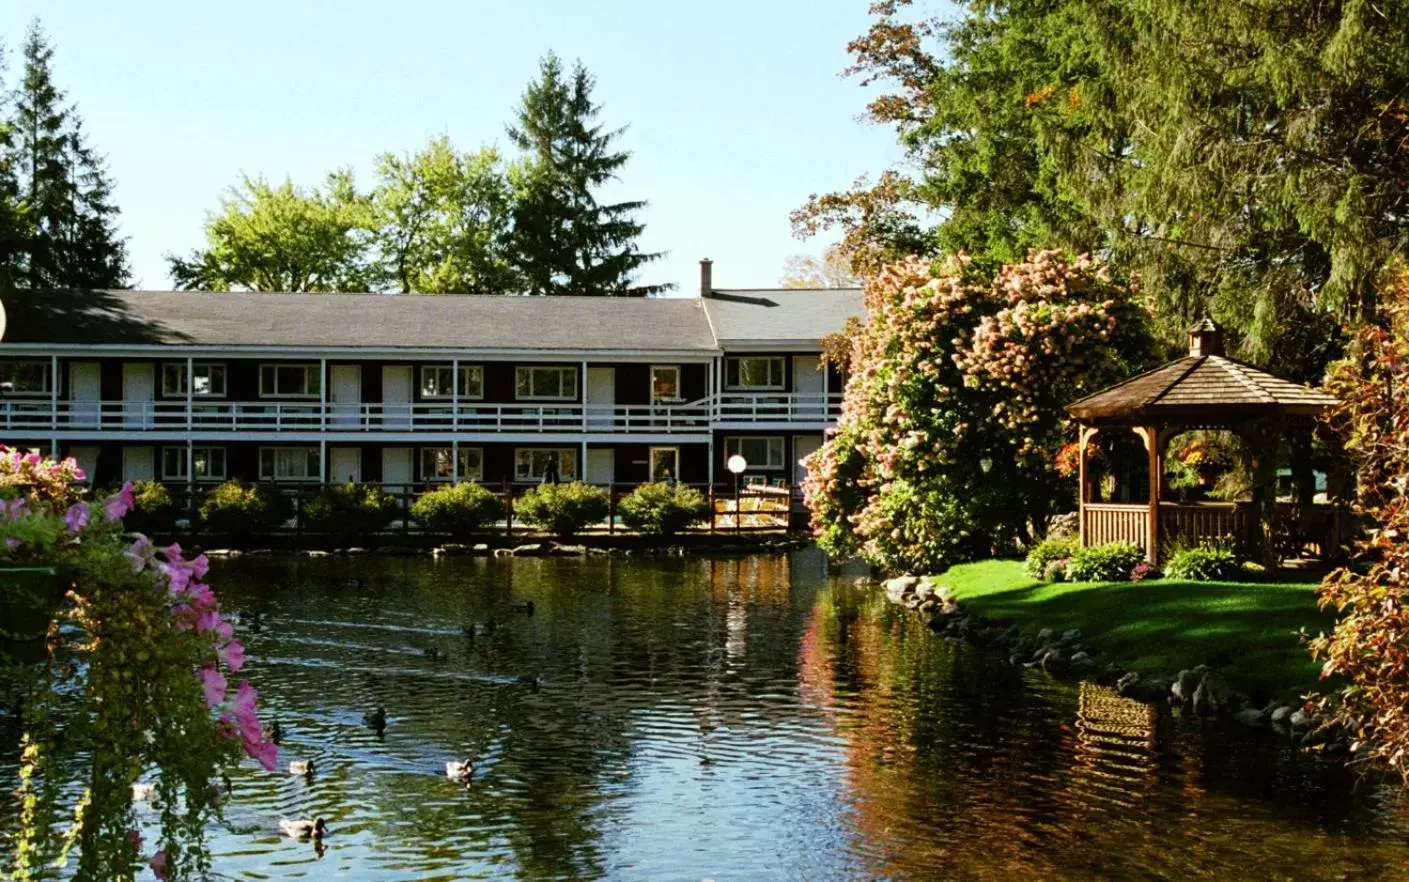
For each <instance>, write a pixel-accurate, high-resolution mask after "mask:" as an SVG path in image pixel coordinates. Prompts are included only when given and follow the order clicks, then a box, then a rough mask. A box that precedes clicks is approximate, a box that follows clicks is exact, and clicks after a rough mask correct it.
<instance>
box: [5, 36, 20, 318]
mask: <svg viewBox="0 0 1409 882" xmlns="http://www.w3.org/2000/svg"><path fill="white" fill-rule="evenodd" d="M4 74H5V52H4V47H3V46H0V82H3V79H4ZM8 99H9V96H8V95H7V94H6V92H5V90H4V89H3V88H0V291H4V290H6V289H8V288H10V287H12V286H13V285H14V284H15V277H16V274H17V270H18V261H19V257H20V253H21V250H22V249H21V245H22V244H23V243H22V236H23V233H22V214H21V205H20V194H19V183H18V181H17V180H16V178H15V156H14V143H15V138H14V134H15V127H14V125H13V124H12V123H11V122H10V120H9V118H8V116H7V115H6V113H5V108H6V106H7V105H8V103H9V101H8Z"/></svg>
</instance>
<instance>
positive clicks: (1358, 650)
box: [1311, 273, 1409, 777]
mask: <svg viewBox="0 0 1409 882" xmlns="http://www.w3.org/2000/svg"><path fill="white" fill-rule="evenodd" d="M1381 304H1382V306H1381V315H1380V316H1378V319H1379V320H1378V321H1377V322H1375V323H1373V324H1367V325H1366V326H1365V327H1364V328H1362V329H1361V330H1360V332H1359V334H1358V335H1357V336H1356V338H1355V341H1354V343H1353V345H1352V346H1351V349H1350V352H1349V353H1348V355H1347V357H1346V359H1345V360H1344V361H1342V362H1340V363H1338V364H1337V365H1335V366H1333V368H1332V370H1331V374H1330V377H1329V380H1328V383H1327V386H1328V387H1329V389H1330V391H1331V392H1333V393H1334V394H1335V395H1336V396H1337V397H1339V398H1340V400H1341V403H1340V405H1339V406H1338V407H1336V408H1333V409H1332V411H1331V412H1330V414H1329V415H1328V419H1327V424H1328V426H1329V427H1330V428H1331V429H1332V430H1334V431H1335V433H1336V434H1338V435H1339V436H1340V437H1341V439H1342V440H1343V441H1344V443H1345V446H1346V450H1347V451H1348V452H1349V453H1350V454H1351V456H1352V457H1353V458H1354V461H1355V464H1356V466H1357V469H1356V474H1357V479H1358V487H1357V494H1356V496H1357V498H1356V505H1355V508H1356V510H1357V512H1358V513H1360V514H1363V515H1365V516H1367V517H1369V518H1371V519H1373V521H1374V523H1375V529H1374V530H1373V531H1372V532H1371V533H1370V535H1369V536H1367V537H1365V538H1363V539H1361V540H1360V541H1359V542H1357V543H1356V547H1355V560H1354V565H1353V566H1351V567H1348V568H1345V569H1341V570H1337V571H1336V572H1334V573H1332V574H1331V575H1329V576H1327V577H1326V579H1325V581H1323V582H1322V583H1321V587H1320V588H1319V589H1318V590H1319V596H1320V604H1321V607H1322V608H1323V609H1335V610H1336V611H1337V612H1338V613H1339V618H1338V619H1337V621H1336V626H1335V629H1334V630H1333V631H1332V632H1331V633H1330V634H1327V635H1321V636H1319V637H1317V638H1316V639H1314V640H1312V641H1311V651H1312V653H1313V655H1314V656H1315V657H1316V658H1318V659H1322V660H1324V662H1325V664H1324V666H1323V668H1322V676H1325V677H1330V676H1337V677H1340V678H1341V679H1342V680H1343V681H1344V682H1345V683H1346V686H1345V687H1344V688H1343V689H1341V690H1340V692H1339V693H1338V694H1336V695H1333V696H1327V697H1323V698H1321V699H1319V700H1318V702H1317V704H1318V706H1319V709H1320V710H1321V711H1323V712H1325V713H1327V714H1329V715H1330V718H1331V720H1332V722H1334V723H1335V724H1337V725H1339V726H1340V728H1341V729H1342V731H1344V732H1345V733H1347V734H1348V735H1349V736H1350V737H1351V738H1352V739H1353V740H1352V750H1353V752H1354V753H1355V754H1356V755H1357V756H1358V757H1359V758H1361V759H1367V760H1374V761H1378V762H1382V763H1384V764H1386V765H1388V766H1389V767H1390V768H1392V769H1394V770H1395V771H1397V772H1399V773H1400V774H1401V775H1404V776H1405V777H1409V714H1406V713H1405V708H1406V707H1409V605H1406V594H1409V484H1407V483H1406V482H1409V479H1407V478H1406V476H1409V396H1406V395H1405V390H1406V389H1409V273H1404V274H1402V275H1400V277H1399V278H1398V279H1397V280H1396V281H1395V283H1394V284H1392V285H1390V286H1388V287H1387V289H1386V290H1384V291H1382V292H1381Z"/></svg>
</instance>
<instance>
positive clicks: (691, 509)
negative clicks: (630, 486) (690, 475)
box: [617, 481, 709, 536]
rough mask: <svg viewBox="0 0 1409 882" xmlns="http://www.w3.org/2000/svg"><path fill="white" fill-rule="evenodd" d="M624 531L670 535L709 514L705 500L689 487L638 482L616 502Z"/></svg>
mask: <svg viewBox="0 0 1409 882" xmlns="http://www.w3.org/2000/svg"><path fill="white" fill-rule="evenodd" d="M617 512H618V514H620V515H621V522H622V524H624V525H625V526H626V528H627V529H628V530H635V531H637V532H639V533H651V534H654V535H657V536H674V535H675V534H676V533H678V532H680V531H681V530H683V529H685V528H686V527H688V526H690V525H691V524H693V523H696V522H698V521H700V520H701V519H703V518H704V517H705V516H706V515H708V514H709V500H707V499H705V497H704V494H703V493H701V492H700V491H698V490H696V489H695V488H693V487H686V486H685V485H684V484H677V485H675V486H674V487H672V486H671V485H669V484H667V483H665V482H663V481H662V482H657V483H654V484H642V485H641V486H640V487H637V488H636V489H635V490H632V491H631V493H630V495H628V496H627V497H626V498H625V499H623V500H621V502H620V504H618V505H617Z"/></svg>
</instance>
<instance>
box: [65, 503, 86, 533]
mask: <svg viewBox="0 0 1409 882" xmlns="http://www.w3.org/2000/svg"><path fill="white" fill-rule="evenodd" d="M64 525H65V526H66V527H68V531H69V532H70V533H77V532H79V531H80V530H82V529H83V528H84V527H86V526H88V505H87V503H83V502H75V503H74V504H73V505H70V506H69V507H68V511H66V512H64Z"/></svg>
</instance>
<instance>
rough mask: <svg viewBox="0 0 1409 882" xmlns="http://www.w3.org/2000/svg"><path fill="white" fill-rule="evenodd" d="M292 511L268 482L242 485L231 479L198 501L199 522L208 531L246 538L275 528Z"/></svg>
mask: <svg viewBox="0 0 1409 882" xmlns="http://www.w3.org/2000/svg"><path fill="white" fill-rule="evenodd" d="M292 514H293V511H292V506H291V505H290V504H289V500H288V499H286V498H285V497H284V496H283V494H281V493H280V492H279V491H278V489H277V488H275V487H271V486H269V485H268V484H245V483H244V482H242V481H240V480H239V479H238V478H232V479H230V480H229V481H226V482H225V483H224V484H221V485H220V486H219V487H216V488H215V489H214V490H211V491H210V493H209V494H207V495H206V498H205V500H204V501H202V502H201V507H200V516H201V523H202V525H203V526H204V527H205V529H206V530H207V531H208V532H211V533H229V534H231V535H234V536H240V537H248V536H250V535H251V534H253V533H257V532H260V531H261V530H273V529H277V528H278V527H279V526H280V525H281V524H283V523H284V521H286V520H288V519H289V516H290V515H292Z"/></svg>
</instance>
